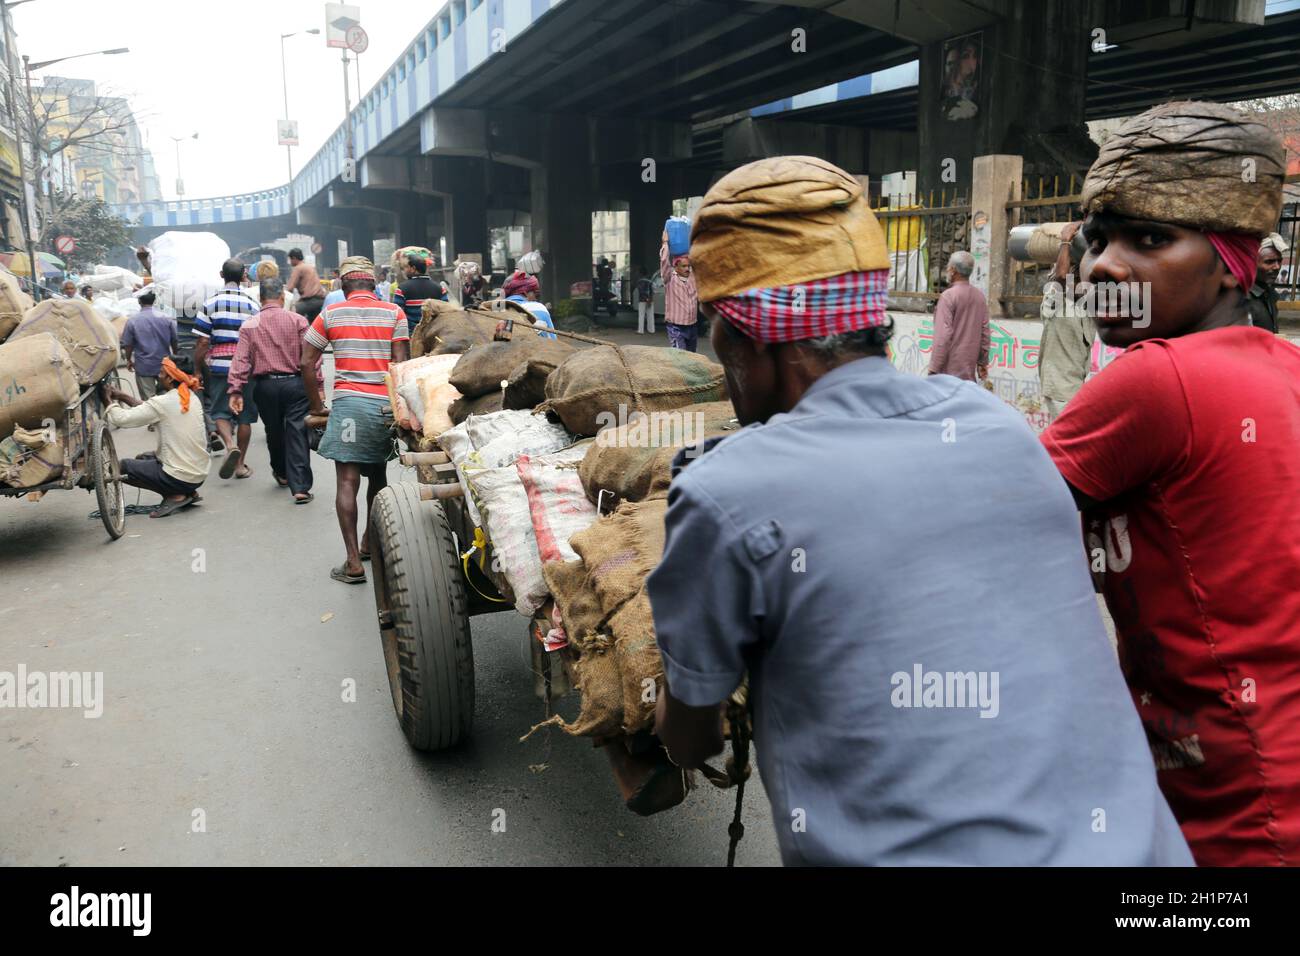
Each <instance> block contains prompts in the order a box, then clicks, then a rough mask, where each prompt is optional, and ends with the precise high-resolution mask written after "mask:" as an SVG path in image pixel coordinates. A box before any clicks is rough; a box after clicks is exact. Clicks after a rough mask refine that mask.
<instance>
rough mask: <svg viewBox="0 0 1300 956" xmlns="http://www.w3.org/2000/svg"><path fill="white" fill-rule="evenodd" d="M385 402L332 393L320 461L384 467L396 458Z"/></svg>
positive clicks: (319, 449) (386, 402)
mask: <svg viewBox="0 0 1300 956" xmlns="http://www.w3.org/2000/svg"><path fill="white" fill-rule="evenodd" d="M386 411H388V399H386V398H379V397H378V396H376V397H374V398H367V397H365V396H364V395H355V394H354V395H349V394H348V393H347V392H338V391H336V392H335V393H334V402H333V404H332V405H330V417H329V424H327V425H326V426H325V434H324V435H323V436H322V437H321V440H320V447H319V448H318V449H316V450H317V452H319V454H320V456H321V457H322V458H329V459H330V460H331V461H339V462H352V463H356V464H362V465H368V464H383V463H384V462H386V461H389V460H390V459H392V458H395V457H396V456H397V452H396V451H395V450H394V445H393V419H392V418H391V416H389V415H385V414H384V413H385V412H386Z"/></svg>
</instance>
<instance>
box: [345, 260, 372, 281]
mask: <svg viewBox="0 0 1300 956" xmlns="http://www.w3.org/2000/svg"><path fill="white" fill-rule="evenodd" d="M374 277H375V265H374V263H373V262H371V261H370V260H369V259H367V258H366V257H365V256H348V257H347V258H346V259H344V260H343V261H342V262H340V263H339V278H340V279H373V278H374Z"/></svg>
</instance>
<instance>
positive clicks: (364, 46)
mask: <svg viewBox="0 0 1300 956" xmlns="http://www.w3.org/2000/svg"><path fill="white" fill-rule="evenodd" d="M347 41H348V49H349V50H351V51H352V52H353V53H356V54H361V53H365V52H366V50H368V49H370V34H369V33H367V32H366V28H365V27H363V26H362V25H361V24H359V23H358V24H357V25H356V26H354V27H348V34H347Z"/></svg>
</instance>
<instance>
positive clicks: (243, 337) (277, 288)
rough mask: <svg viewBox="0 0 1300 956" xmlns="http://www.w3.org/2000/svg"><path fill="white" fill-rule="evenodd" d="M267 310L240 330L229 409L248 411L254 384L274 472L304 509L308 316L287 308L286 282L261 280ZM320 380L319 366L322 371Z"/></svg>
mask: <svg viewBox="0 0 1300 956" xmlns="http://www.w3.org/2000/svg"><path fill="white" fill-rule="evenodd" d="M260 292H261V299H262V311H261V312H259V313H257V315H256V316H254V317H253V318H251V319H249V320H248V321H247V322H245V323H244V324H243V326H241V327H240V330H239V345H238V346H236V348H235V357H234V360H233V361H232V362H231V363H230V378H229V380H228V383H229V384H228V385H227V388H226V392H227V394H228V395H229V396H230V410H231V411H232V412H234V413H235V414H236V415H238V414H240V413H241V412H243V410H244V391H245V389H247V388H248V387H249V386H250V383H251V387H252V390H253V393H254V395H253V397H254V399H255V400H256V402H257V407H258V409H259V411H260V413H261V416H262V424H264V425H265V426H266V446H267V448H268V449H269V450H270V452H271V473H272V474H273V475H274V476H275V481H276V484H278V485H280V487H282V488H283V487H288V489H289V490H290V491H291V492H293V499H294V501H295V502H297V503H298V504H300V505H305V504H306V503H307V502H309V501H311V499H312V493H311V485H312V473H311V448H310V447H309V445H308V441H307V408H308V402H307V393H306V391H304V389H303V384H302V373H301V367H302V338H303V335H304V334H305V333H306V332H307V319H306V317H304V316H302V315H300V314H298V313H297V312H289V311H287V310H286V309H285V307H284V283H283V282H282V281H281V280H280V279H279V278H270V279H263V280H262V281H261V288H260ZM317 374H318V376H319V363H318V372H317Z"/></svg>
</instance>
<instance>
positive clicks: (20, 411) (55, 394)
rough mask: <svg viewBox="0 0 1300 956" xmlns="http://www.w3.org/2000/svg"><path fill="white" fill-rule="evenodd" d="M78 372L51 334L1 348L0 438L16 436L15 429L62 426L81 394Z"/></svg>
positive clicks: (11, 343) (22, 339)
mask: <svg viewBox="0 0 1300 956" xmlns="http://www.w3.org/2000/svg"><path fill="white" fill-rule="evenodd" d="M76 371H77V370H76V369H75V368H74V367H73V364H72V359H70V358H69V357H68V350H67V349H65V348H64V347H63V345H62V344H61V343H60V342H59V340H58V339H56V338H55V337H54V336H53V335H50V334H49V333H47V332H42V333H40V334H38V335H28V336H24V337H23V338H21V339H17V340H14V339H10V341H8V342H5V343H4V344H3V345H0V438H8V437H9V436H10V435H12V434H13V431H14V428H15V426H21V427H23V428H41V427H42V425H43V423H44V421H45V419H53V420H54V421H55V422H56V423H58V422H62V421H63V419H64V410H65V409H66V408H67V407H68V406H69V405H70V404H72V403H73V402H75V401H76V400H77V396H78V395H79V394H80V391H79V389H78V388H77V374H76Z"/></svg>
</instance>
